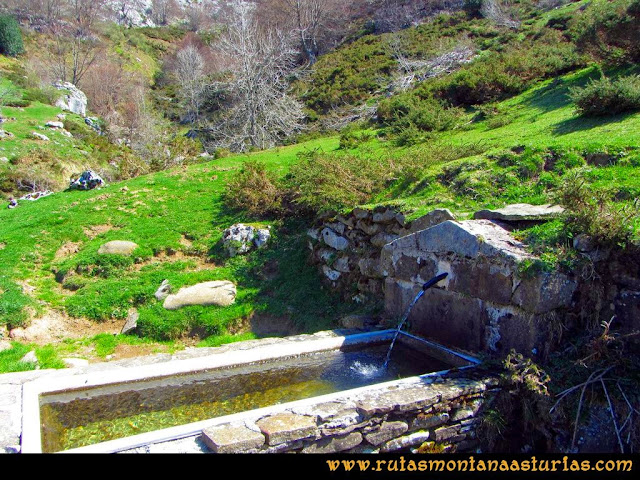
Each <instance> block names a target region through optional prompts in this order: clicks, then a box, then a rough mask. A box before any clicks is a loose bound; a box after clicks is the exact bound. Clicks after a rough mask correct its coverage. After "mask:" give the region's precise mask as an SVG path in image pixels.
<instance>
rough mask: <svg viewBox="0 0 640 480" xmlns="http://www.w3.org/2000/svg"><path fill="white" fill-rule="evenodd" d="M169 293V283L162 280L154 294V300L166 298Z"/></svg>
mask: <svg viewBox="0 0 640 480" xmlns="http://www.w3.org/2000/svg"><path fill="white" fill-rule="evenodd" d="M170 293H171V285H169V280H163V281H162V283H161V284H160V286H159V287H158V289H157V290H156V293H155V294H154V295H155V297H156V300H158V301H160V300H164V299H165V298H167V297H168V296H169V294H170Z"/></svg>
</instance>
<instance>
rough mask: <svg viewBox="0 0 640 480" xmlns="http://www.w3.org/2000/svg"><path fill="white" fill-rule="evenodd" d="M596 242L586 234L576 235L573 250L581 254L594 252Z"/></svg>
mask: <svg viewBox="0 0 640 480" xmlns="http://www.w3.org/2000/svg"><path fill="white" fill-rule="evenodd" d="M596 246H597V245H596V242H595V241H594V240H593V238H592V237H590V236H589V235H587V234H585V233H581V234H579V235H576V236H575V237H574V239H573V248H575V249H576V250H578V251H579V252H592V251H593V250H595V249H596Z"/></svg>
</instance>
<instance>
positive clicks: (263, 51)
mask: <svg viewBox="0 0 640 480" xmlns="http://www.w3.org/2000/svg"><path fill="white" fill-rule="evenodd" d="M233 15H234V16H233V18H232V19H231V23H230V25H229V28H228V29H227V31H226V32H225V34H224V35H222V37H221V38H220V40H219V48H220V50H221V53H222V54H223V55H224V57H225V58H226V59H227V62H228V70H229V74H230V76H231V79H230V80H229V81H228V82H220V83H219V84H216V85H212V86H211V87H212V88H213V89H217V90H221V91H224V92H225V95H226V96H227V97H228V98H229V99H230V105H229V108H225V109H221V112H220V115H219V117H218V119H217V122H215V123H214V124H212V125H211V127H210V128H209V133H210V135H211V139H212V142H213V146H214V147H216V148H218V147H225V148H230V149H231V150H234V151H244V150H246V149H247V148H251V147H254V148H268V147H271V146H273V145H275V144H276V143H277V142H278V141H279V140H282V139H283V138H286V137H287V136H289V135H292V134H293V133H295V132H296V131H298V130H299V129H300V128H301V121H302V119H303V118H304V113H303V111H302V105H301V104H300V103H299V102H298V101H297V100H295V99H293V98H292V97H290V96H289V95H287V88H288V82H287V76H288V75H289V74H290V73H291V68H292V62H293V59H294V57H295V55H296V50H295V48H293V47H292V46H291V43H292V42H291V38H290V36H287V35H285V34H284V33H282V32H280V31H277V30H263V29H261V28H260V27H259V25H258V23H257V21H256V18H255V10H254V9H253V8H252V6H251V5H249V4H247V3H244V2H239V3H238V4H237V5H236V8H235V13H234V14H233Z"/></svg>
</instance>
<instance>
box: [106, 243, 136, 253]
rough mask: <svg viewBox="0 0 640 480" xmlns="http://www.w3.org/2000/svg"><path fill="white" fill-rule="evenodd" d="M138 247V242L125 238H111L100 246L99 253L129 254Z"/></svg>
mask: <svg viewBox="0 0 640 480" xmlns="http://www.w3.org/2000/svg"><path fill="white" fill-rule="evenodd" d="M136 248H138V244H137V243H134V242H129V241H125V240H113V241H111V242H107V243H105V244H103V245H102V246H100V248H99V249H98V254H100V255H131V254H132V253H133V251H134V250H135V249H136Z"/></svg>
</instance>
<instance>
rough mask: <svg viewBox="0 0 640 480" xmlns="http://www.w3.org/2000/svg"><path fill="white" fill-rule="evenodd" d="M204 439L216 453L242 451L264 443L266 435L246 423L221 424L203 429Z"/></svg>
mask: <svg viewBox="0 0 640 480" xmlns="http://www.w3.org/2000/svg"><path fill="white" fill-rule="evenodd" d="M202 440H203V442H204V444H205V445H206V446H207V447H209V448H210V449H211V450H212V451H213V452H214V453H240V452H243V451H245V450H250V449H253V448H259V447H262V446H263V445H264V441H265V438H264V435H263V434H262V433H260V432H256V431H254V430H251V429H249V428H247V427H246V426H245V425H230V424H226V425H220V426H215V427H209V428H207V429H205V430H203V431H202Z"/></svg>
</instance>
